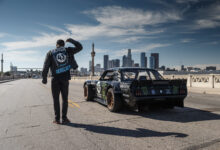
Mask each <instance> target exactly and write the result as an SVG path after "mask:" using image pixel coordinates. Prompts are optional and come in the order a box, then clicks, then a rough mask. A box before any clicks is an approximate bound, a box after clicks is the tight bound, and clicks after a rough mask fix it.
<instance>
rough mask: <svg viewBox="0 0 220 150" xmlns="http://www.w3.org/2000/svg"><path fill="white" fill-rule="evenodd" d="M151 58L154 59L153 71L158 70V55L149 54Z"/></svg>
mask: <svg viewBox="0 0 220 150" xmlns="http://www.w3.org/2000/svg"><path fill="white" fill-rule="evenodd" d="M151 57H154V69H159V53H151Z"/></svg>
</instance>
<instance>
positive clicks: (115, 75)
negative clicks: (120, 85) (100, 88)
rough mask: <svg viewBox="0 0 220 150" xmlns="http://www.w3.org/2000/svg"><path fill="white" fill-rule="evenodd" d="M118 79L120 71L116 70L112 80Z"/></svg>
mask: <svg viewBox="0 0 220 150" xmlns="http://www.w3.org/2000/svg"><path fill="white" fill-rule="evenodd" d="M120 79H121V76H120V73H119V72H118V71H115V72H114V77H113V80H114V81H120Z"/></svg>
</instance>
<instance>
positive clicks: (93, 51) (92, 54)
mask: <svg viewBox="0 0 220 150" xmlns="http://www.w3.org/2000/svg"><path fill="white" fill-rule="evenodd" d="M91 56H92V68H91V69H92V76H94V75H95V73H94V71H95V68H94V58H95V50H94V43H92V52H91Z"/></svg>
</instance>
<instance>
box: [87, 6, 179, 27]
mask: <svg viewBox="0 0 220 150" xmlns="http://www.w3.org/2000/svg"><path fill="white" fill-rule="evenodd" d="M85 13H86V14H91V15H94V16H95V18H96V20H97V21H98V22H100V23H101V24H103V25H106V26H112V27H136V26H143V25H155V24H159V23H165V22H170V21H178V20H181V16H180V14H179V13H178V12H177V11H169V12H168V11H161V12H160V11H143V10H141V9H133V8H123V7H119V6H108V7H100V8H97V9H94V10H91V11H86V12H85Z"/></svg>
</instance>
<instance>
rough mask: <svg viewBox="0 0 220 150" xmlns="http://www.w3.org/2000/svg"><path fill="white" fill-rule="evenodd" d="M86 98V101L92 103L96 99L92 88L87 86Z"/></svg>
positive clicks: (85, 89) (85, 90)
mask: <svg viewBox="0 0 220 150" xmlns="http://www.w3.org/2000/svg"><path fill="white" fill-rule="evenodd" d="M84 98H85V100H86V101H92V100H93V98H94V96H93V91H92V88H91V87H90V86H88V85H87V84H86V85H85V86H84Z"/></svg>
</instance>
